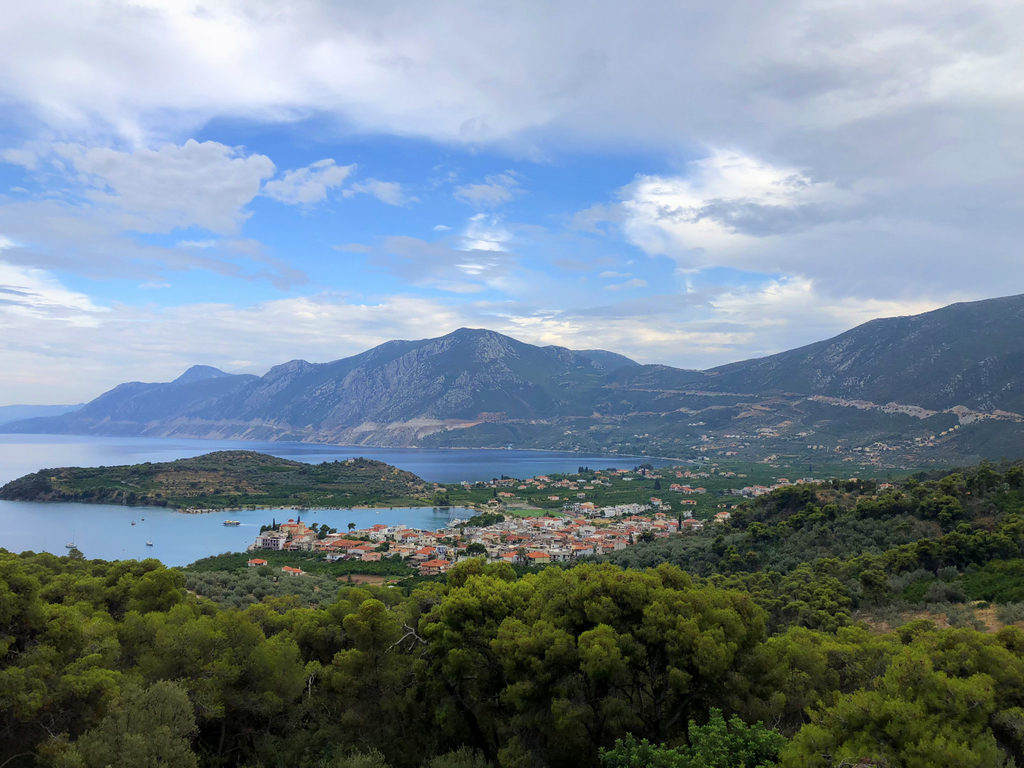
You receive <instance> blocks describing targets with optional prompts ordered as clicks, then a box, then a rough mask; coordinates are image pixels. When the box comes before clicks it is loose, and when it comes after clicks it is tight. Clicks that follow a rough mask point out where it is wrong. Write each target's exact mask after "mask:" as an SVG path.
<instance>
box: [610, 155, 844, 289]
mask: <svg viewBox="0 0 1024 768" xmlns="http://www.w3.org/2000/svg"><path fill="white" fill-rule="evenodd" d="M622 196H623V202H622V206H621V207H622V212H623V224H622V226H623V230H624V231H625V233H626V235H627V236H628V237H629V239H630V240H632V241H633V242H634V243H635V244H637V245H638V246H640V247H641V248H643V249H644V250H645V251H647V252H648V253H652V254H660V255H667V256H671V257H673V258H675V259H676V260H677V261H678V262H679V263H680V265H681V266H683V267H684V268H700V267H705V266H738V267H742V268H749V267H750V266H751V265H752V264H751V263H752V256H759V255H760V254H761V253H762V252H763V251H762V249H761V245H760V244H761V241H762V240H763V239H765V238H772V237H780V236H784V235H785V236H788V235H792V234H794V233H797V232H805V231H807V230H810V229H813V228H814V227H816V226H818V225H821V224H826V223H830V222H834V221H837V220H842V219H844V218H848V217H849V216H850V212H849V209H850V208H851V207H852V206H853V205H854V204H855V203H856V202H857V200H856V198H855V196H854V195H853V194H851V193H849V192H845V191H842V190H839V189H837V188H836V187H835V186H834V185H833V184H831V183H829V182H815V181H813V180H812V179H810V178H809V177H808V176H807V175H806V174H805V173H804V172H803V171H801V170H799V169H796V168H786V167H776V166H772V165H770V164H768V163H766V162H763V161H760V160H758V159H756V158H753V157H750V156H748V155H744V154H742V153H740V152H736V151H723V150H714V151H712V153H711V154H710V155H709V156H708V157H706V158H703V159H701V160H697V161H694V162H693V163H691V164H690V167H689V169H688V173H687V174H686V175H685V176H642V177H640V178H639V179H638V180H637V181H636V182H634V183H633V184H631V185H629V186H628V187H626V188H625V189H624V190H623V191H622ZM769 269H770V268H769Z"/></svg>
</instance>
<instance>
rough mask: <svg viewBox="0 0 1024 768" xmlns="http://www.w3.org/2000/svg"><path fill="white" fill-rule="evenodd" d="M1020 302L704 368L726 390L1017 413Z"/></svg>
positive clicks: (1023, 356)
mask: <svg viewBox="0 0 1024 768" xmlns="http://www.w3.org/2000/svg"><path fill="white" fill-rule="evenodd" d="M1022 331H1024V296H1008V297H1005V298H1000V299H989V300H987V301H976V302H970V303H961V304H952V305H950V306H948V307H943V308H941V309H937V310H935V311H933V312H926V313H924V314H921V315H914V316H911V317H894V318H887V319H883V320H872V321H870V322H868V323H865V324H864V325H860V326H858V327H856V328H854V329H853V330H850V331H847V332H846V333H843V334H840V335H839V336H836V337H835V338H832V339H828V340H827V341H820V342H817V343H815V344H810V345H808V346H806V347H800V348H799V349H793V350H789V351H787V352H782V353H780V354H777V355H771V356H769V357H764V358H760V359H757V360H746V361H744V362H740V363H733V364H731V365H725V366H721V367H719V368H713V369H711V370H710V371H707V372H706V373H707V381H706V386H708V387H709V388H712V389H715V390H717V391H727V392H758V393H762V394H764V393H768V392H798V393H801V394H816V395H829V396H831V397H839V398H845V399H849V400H869V401H872V402H876V403H886V402H897V403H906V404H910V405H918V406H921V407H923V408H928V409H932V410H942V409H945V408H951V407H953V406H958V405H960V406H966V407H967V408H971V409H976V410H981V411H995V410H1006V411H1016V412H1024V333H1022Z"/></svg>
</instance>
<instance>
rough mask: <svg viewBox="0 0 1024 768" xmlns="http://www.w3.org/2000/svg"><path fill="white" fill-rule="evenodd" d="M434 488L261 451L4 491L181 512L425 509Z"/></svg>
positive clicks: (55, 477) (15, 484) (358, 463)
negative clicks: (248, 508)
mask: <svg viewBox="0 0 1024 768" xmlns="http://www.w3.org/2000/svg"><path fill="white" fill-rule="evenodd" d="M432 491H433V486H432V485H428V484H427V483H425V482H424V481H423V480H422V479H420V478H419V477H417V476H416V475H414V474H413V473H411V472H406V471H404V470H401V469H398V468H397V467H393V466H391V465H390V464H385V463H384V462H380V461H373V460H371V459H363V458H354V459H347V460H345V461H332V462H324V463H322V464H306V463H303V462H299V461H290V460H288V459H281V458H277V457H276V456H269V455H267V454H262V453H257V452H255V451H216V452H213V453H208V454H205V455H203V456H196V457H194V458H189V459H179V460H177V461H170V462H163V463H149V462H146V463H144V464H132V465H125V466H116V467H64V468H60V469H42V470H40V471H38V472H33V473H32V474H29V475H25V476H23V477H20V478H18V479H17V480H12V481H11V482H9V483H7V484H6V485H4V486H3V487H0V499H5V500H8V501H78V502H91V503H97V504H125V505H129V506H161V507H172V508H174V509H180V510H186V511H187V510H197V509H202V510H207V509H209V510H214V509H232V508H237V507H252V506H256V507H355V506H406V507H408V506H427V505H430V504H431V503H432V499H431V498H430V494H431V493H432Z"/></svg>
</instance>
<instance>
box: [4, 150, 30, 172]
mask: <svg viewBox="0 0 1024 768" xmlns="http://www.w3.org/2000/svg"><path fill="white" fill-rule="evenodd" d="M0 161H3V162H5V163H9V164H10V165H20V166H21V167H22V168H25V169H27V170H29V171H32V170H35V168H36V165H37V164H38V162H39V158H38V157H37V156H36V153H35V152H33V151H32V150H30V149H25V148H20V149H18V148H11V149H5V150H3V151H2V152H0Z"/></svg>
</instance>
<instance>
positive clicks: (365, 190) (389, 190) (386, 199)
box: [351, 179, 436, 229]
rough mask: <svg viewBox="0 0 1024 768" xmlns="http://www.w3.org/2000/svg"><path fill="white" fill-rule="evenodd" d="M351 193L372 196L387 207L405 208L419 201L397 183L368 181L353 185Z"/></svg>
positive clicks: (376, 180)
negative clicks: (404, 206)
mask: <svg viewBox="0 0 1024 768" xmlns="http://www.w3.org/2000/svg"><path fill="white" fill-rule="evenodd" d="M351 191H352V192H354V193H362V194H367V195H371V196H372V197H376V198H377V199H378V200H380V201H381V202H382V203H385V204H387V205H395V206H403V205H408V204H409V203H414V202H416V201H417V199H416V198H415V197H410V196H409V195H408V194H406V192H405V190H403V189H402V185H401V184H400V183H398V182H397V181H380V180H378V179H367V180H366V181H360V182H358V183H356V184H353V185H352V187H351ZM435 229H436V228H435Z"/></svg>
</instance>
